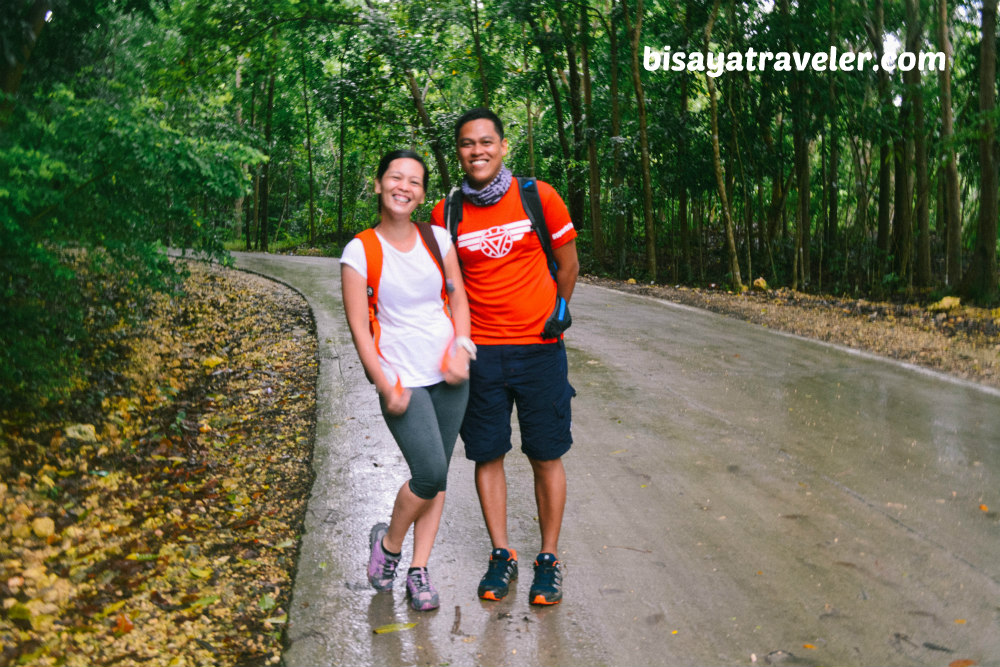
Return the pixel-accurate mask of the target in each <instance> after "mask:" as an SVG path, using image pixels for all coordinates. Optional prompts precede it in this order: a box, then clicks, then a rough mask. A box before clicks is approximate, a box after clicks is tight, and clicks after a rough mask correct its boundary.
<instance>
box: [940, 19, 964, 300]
mask: <svg viewBox="0 0 1000 667" xmlns="http://www.w3.org/2000/svg"><path fill="white" fill-rule="evenodd" d="M937 10H938V48H939V49H941V51H943V52H944V55H945V67H944V69H943V70H941V72H940V73H939V74H938V80H939V82H940V87H941V143H942V144H943V145H944V147H945V159H944V178H943V179H942V180H943V183H944V186H943V187H944V214H945V225H944V233H945V239H946V242H945V265H946V282H947V284H948V285H958V283H959V282H960V281H961V279H962V222H961V217H960V216H959V206H958V159H957V158H956V157H955V146H954V145H953V143H952V141H953V137H954V134H955V130H954V121H953V120H952V110H951V70H952V66H953V64H954V63H953V59H952V49H951V39H950V38H949V36H948V33H949V27H948V26H949V22H950V16H949V13H948V0H938V6H937Z"/></svg>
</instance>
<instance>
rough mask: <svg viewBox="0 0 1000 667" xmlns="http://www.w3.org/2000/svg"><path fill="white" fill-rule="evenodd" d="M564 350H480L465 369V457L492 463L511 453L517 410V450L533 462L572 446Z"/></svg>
mask: <svg viewBox="0 0 1000 667" xmlns="http://www.w3.org/2000/svg"><path fill="white" fill-rule="evenodd" d="M567 371H568V368H567V361H566V346H565V344H564V343H563V342H562V341H559V342H557V343H539V344H532V345H480V346H479V350H478V354H477V358H476V360H475V361H474V362H472V365H471V368H470V369H469V403H468V405H467V406H466V409H465V420H464V421H463V422H462V441H463V442H464V443H465V456H466V458H468V459H470V460H472V461H476V462H479V463H485V462H487V461H492V460H494V459H496V458H498V457H500V456H503V455H504V454H506V453H507V452H509V451H510V450H511V447H512V445H511V425H510V423H511V415H512V412H513V407H514V406H515V405H517V420H518V425H519V426H520V429H521V450H522V451H523V452H524V453H525V454H526V455H527V456H528V457H529V458H532V459H535V460H537V461H552V460H555V459H558V458H559V457H561V456H562V455H563V454H565V453H566V452H567V451H569V448H570V446H571V445H572V444H573V436H572V433H571V424H572V419H571V414H570V399H572V398H573V397H574V396H575V395H576V390H575V389H573V387H572V386H571V385H570V383H569V377H568V375H567Z"/></svg>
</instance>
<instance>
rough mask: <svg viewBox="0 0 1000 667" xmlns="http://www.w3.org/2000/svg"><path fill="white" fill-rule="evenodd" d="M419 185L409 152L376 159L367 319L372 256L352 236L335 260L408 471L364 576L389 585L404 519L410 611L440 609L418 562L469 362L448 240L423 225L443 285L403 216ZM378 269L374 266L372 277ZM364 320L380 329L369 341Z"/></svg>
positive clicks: (454, 434)
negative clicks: (372, 297) (372, 318)
mask: <svg viewBox="0 0 1000 667" xmlns="http://www.w3.org/2000/svg"><path fill="white" fill-rule="evenodd" d="M427 183H428V174H427V166H426V165H425V164H424V161H423V160H422V159H421V157H420V156H419V155H418V154H417V153H415V152H413V151H406V150H403V151H393V152H391V153H389V154H387V155H385V156H384V157H383V158H382V160H381V161H380V162H379V166H378V170H377V171H376V177H375V193H376V194H377V195H378V197H379V222H378V224H377V225H376V226H375V229H374V235H375V238H377V241H378V242H377V244H376V252H377V254H380V255H381V278H380V280H379V281H378V284H377V285H376V286H375V289H376V290H377V292H376V293H377V297H378V298H377V304H376V308H375V312H377V316H376V317H377V320H378V321H377V322H376V323H373V324H372V325H370V323H369V306H368V287H369V286H368V269H369V266H368V264H369V261H378V258H377V255H376V256H375V257H369V256H368V255H367V254H366V250H365V247H364V243H363V242H362V240H361V239H360V238H355V239H353V240H352V241H351V242H350V243H348V244H347V246H346V247H345V248H344V253H343V256H342V257H341V259H340V263H341V283H342V289H343V298H344V310H345V312H346V314H347V322H348V324H349V326H350V329H351V335H352V337H353V339H354V346H355V348H357V351H358V356H359V357H360V358H361V364H362V365H363V366H364V369H365V372H366V373H367V374H368V378H369V379H370V380H371V381H372V382H373V383H374V384H375V389H376V391H378V394H379V402H380V404H381V407H382V414H383V416H384V417H385V421H386V425H387V426H388V427H389V430H390V432H391V433H392V435H393V437H394V438H395V439H396V443H397V444H398V445H399V448H400V450H401V451H402V453H403V456H404V458H405V459H406V462H407V464H408V465H409V467H410V475H411V478H410V479H409V480H408V481H407V482H405V483H404V484H403V485H402V487H401V488H400V489H399V492H398V494H397V495H396V501H395V504H394V505H393V509H392V518H391V520H390V522H389V524H388V525H387V524H385V523H378V524H376V525H375V526H374V527H373V528H372V531H371V535H370V538H371V555H370V557H369V561H368V581H369V582H370V583H371V585H372V586H373V587H374V588H375V589H377V590H380V591H388V590H391V589H392V583H393V579H394V578H395V574H396V567H397V566H398V565H399V561H400V556H401V551H402V547H403V540H404V538H405V537H406V533H407V532H409V529H410V526H411V525H412V526H413V558H412V560H411V562H410V569H409V572H408V573H407V581H406V589H407V596H408V597H410V604H411V606H412V607H413V608H414V609H416V610H417V611H427V610H430V609H436V608H437V607H438V606H439V601H438V594H437V591H436V590H435V589H434V587H433V586H432V585H431V583H430V580H429V578H428V575H427V561H428V559H429V558H430V553H431V548H432V546H433V544H434V538H435V537H436V535H437V530H438V526H439V525H440V522H441V512H442V510H443V509H444V497H445V487H446V482H447V475H448V464H449V461H450V460H451V453H452V450H453V449H454V446H455V441H456V439H457V438H458V430H459V427H460V426H461V422H462V417H463V416H464V413H465V404H466V401H467V399H468V378H469V361H470V359H471V358H474V357H475V346H474V345H473V344H472V341H471V340H470V339H469V304H468V301H467V299H466V296H465V289H464V287H463V285H462V274H461V270H460V269H459V266H458V259H457V256H456V253H455V249H454V247H453V245H452V242H451V238H450V236H449V234H448V233H447V232H446V231H445V230H444V229H442V228H440V227H432V228H431V230H432V232H433V240H434V241H436V243H437V246H438V248H439V249H440V251H441V252H440V255H441V257H442V259H443V274H444V275H443V277H444V279H445V283H446V284H447V291H445V290H443V289H442V270H441V269H440V268H438V264H437V260H436V259H435V258H434V257H433V256H432V254H431V250H430V247H429V246H428V245H427V241H426V240H425V239H423V238H422V234H421V233H420V231H419V230H418V229H417V226H416V224H415V223H413V222H412V221H411V220H410V216H411V215H412V214H413V211H414V210H415V209H416V208H417V206H419V205H420V204H422V203H423V201H424V195H425V193H426V190H427ZM362 234H370V232H363V233H362ZM359 236H361V235H359ZM369 242H370V243H373V240H372V239H371V238H369ZM378 251H380V252H378ZM377 274H378V272H377V270H376V271H375V273H373V275H377ZM444 294H447V297H448V303H447V305H448V306H449V307H450V317H449V313H448V309H446V304H445V300H444V298H443V295H444ZM370 326H374V327H377V330H378V331H379V335H378V342H377V345H376V341H375V340H374V339H373V336H372V329H371V328H370Z"/></svg>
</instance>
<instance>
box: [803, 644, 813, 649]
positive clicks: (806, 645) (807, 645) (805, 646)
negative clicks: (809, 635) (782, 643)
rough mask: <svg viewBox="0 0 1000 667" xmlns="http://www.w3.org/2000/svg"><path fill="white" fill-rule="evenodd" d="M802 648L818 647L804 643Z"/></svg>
mask: <svg viewBox="0 0 1000 667" xmlns="http://www.w3.org/2000/svg"><path fill="white" fill-rule="evenodd" d="M802 648H807V649H810V650H814V649H815V648H816V647H815V646H813V645H812V644H803V645H802Z"/></svg>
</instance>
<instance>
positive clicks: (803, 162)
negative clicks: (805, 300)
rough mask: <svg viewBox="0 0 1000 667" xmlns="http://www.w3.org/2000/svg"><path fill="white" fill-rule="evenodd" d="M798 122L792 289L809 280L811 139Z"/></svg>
mask: <svg viewBox="0 0 1000 667" xmlns="http://www.w3.org/2000/svg"><path fill="white" fill-rule="evenodd" d="M801 125H802V124H801V123H800V122H796V124H795V129H794V130H793V131H792V145H793V147H794V157H793V161H794V163H795V164H794V167H793V170H794V171H795V187H796V190H797V193H798V194H797V196H798V206H797V207H796V211H795V220H796V223H795V257H793V258H792V289H793V290H796V289H799V287H804V286H805V284H806V283H807V282H808V281H809V224H810V220H809V140H808V139H807V138H806V134H805V128H802V127H801Z"/></svg>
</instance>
